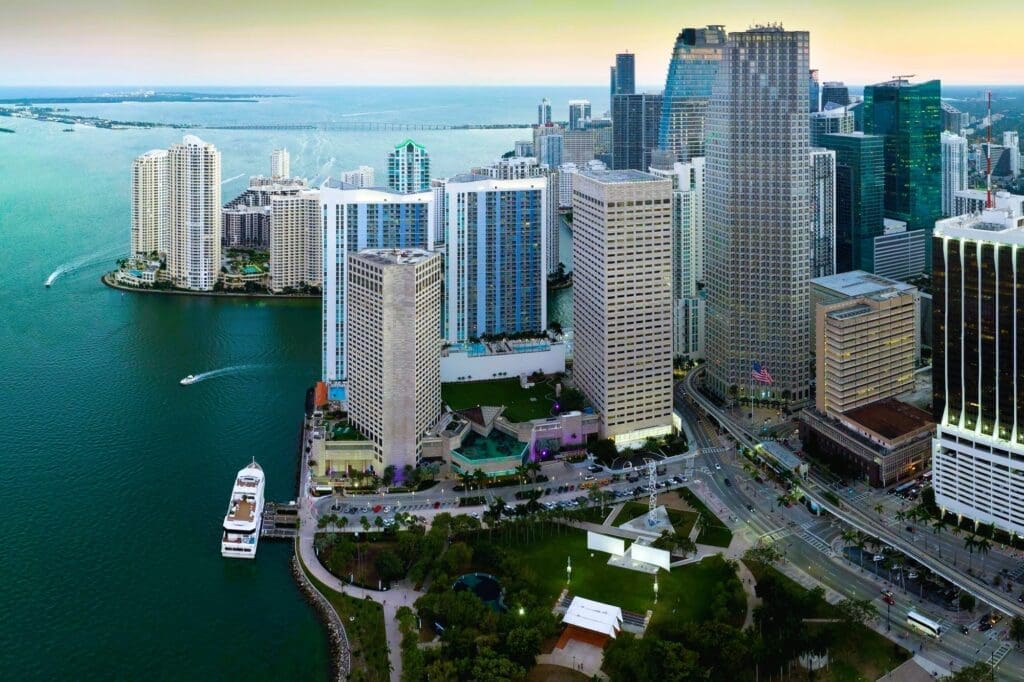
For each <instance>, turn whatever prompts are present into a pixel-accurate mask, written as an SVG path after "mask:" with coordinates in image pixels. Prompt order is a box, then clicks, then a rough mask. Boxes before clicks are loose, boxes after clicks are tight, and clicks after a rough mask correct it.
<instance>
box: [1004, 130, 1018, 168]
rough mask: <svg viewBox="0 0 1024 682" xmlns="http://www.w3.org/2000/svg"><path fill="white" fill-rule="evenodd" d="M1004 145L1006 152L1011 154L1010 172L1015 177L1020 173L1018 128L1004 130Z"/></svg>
mask: <svg viewBox="0 0 1024 682" xmlns="http://www.w3.org/2000/svg"><path fill="white" fill-rule="evenodd" d="M1003 146H1004V147H1006V153H1007V154H1009V155H1010V174H1011V175H1012V176H1013V177H1017V176H1018V175H1020V135H1018V134H1017V131H1016V130H1006V131H1004V132H1003Z"/></svg>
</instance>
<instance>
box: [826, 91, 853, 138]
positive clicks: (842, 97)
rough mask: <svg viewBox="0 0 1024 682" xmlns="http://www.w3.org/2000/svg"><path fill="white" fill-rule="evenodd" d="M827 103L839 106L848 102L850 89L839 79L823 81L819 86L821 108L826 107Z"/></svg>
mask: <svg viewBox="0 0 1024 682" xmlns="http://www.w3.org/2000/svg"><path fill="white" fill-rule="evenodd" d="M829 104H835V105H837V106H840V107H845V106H846V105H848V104H850V89H849V88H847V87H846V86H845V85H844V84H843V83H842V82H841V81H838V82H837V81H825V83H824V84H823V85H822V86H821V108H822V109H826V108H827V107H828V105H829ZM851 132H852V131H851Z"/></svg>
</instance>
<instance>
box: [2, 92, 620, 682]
mask: <svg viewBox="0 0 1024 682" xmlns="http://www.w3.org/2000/svg"><path fill="white" fill-rule="evenodd" d="M112 90H121V88H105V89H95V88H93V89H88V90H87V91H85V90H81V89H78V90H73V89H62V90H61V92H64V93H67V94H96V93H100V92H104V91H112ZM219 90H220V89H219ZM261 92H265V90H261ZM282 92H286V91H282ZM24 94H29V92H28V91H27V90H26V89H18V90H14V89H9V88H0V98H3V97H14V96H21V95H24ZM543 96H547V97H550V98H551V99H552V101H553V102H554V104H555V117H556V118H563V119H564V118H565V115H566V114H565V109H566V104H565V103H566V102H567V101H568V99H570V98H573V97H589V98H590V99H591V100H592V101H593V102H594V103H595V106H594V108H595V111H596V110H603V108H605V107H606V106H607V93H606V92H605V91H604V90H603V89H602V88H586V87H581V88H478V89H458V88H414V89H395V88H379V89H365V88H364V89H319V90H312V89H311V90H301V91H296V96H295V97H288V98H281V99H273V100H264V101H261V102H259V103H255V104H181V103H174V104H159V103H154V104H120V105H70V106H69V107H68V108H69V109H71V110H72V111H74V112H76V113H77V112H81V113H88V114H89V115H97V116H105V117H110V118H117V119H121V120H148V121H187V122H191V123H208V124H223V123H232V124H237V123H247V122H275V123H276V122H297V123H298V122H320V121H325V120H345V119H346V118H351V119H353V120H380V121H392V122H410V123H417V122H422V123H471V122H472V123H478V122H479V123H495V122H519V121H522V122H524V123H529V122H532V121H533V120H534V119H535V116H536V103H537V101H538V100H539V99H540V98H541V97H543ZM602 98H603V99H602ZM0 127H5V128H13V129H14V130H15V131H16V132H15V133H14V134H0V495H2V497H0V499H2V501H3V503H4V513H3V514H2V515H0V537H2V538H3V539H4V541H5V542H4V547H3V550H2V551H0V580H2V582H3V588H2V599H0V678H4V679H43V678H46V679H52V678H56V677H66V678H72V679H98V678H103V679H107V678H128V679H134V678H139V677H143V676H146V677H150V678H154V679H224V678H227V677H229V676H232V677H235V676H238V675H239V673H240V672H242V671H244V673H245V677H246V678H248V679H284V678H288V679H294V678H302V679H322V678H324V677H325V675H326V670H327V665H326V643H325V639H324V636H323V632H322V629H321V628H320V625H319V623H318V622H317V620H316V618H315V616H314V614H313V612H312V610H311V609H309V608H308V607H307V606H306V604H305V603H304V602H303V601H302V599H301V597H300V595H299V593H298V591H297V590H296V589H295V587H294V585H293V583H292V581H291V578H290V576H289V574H288V567H287V558H288V554H289V548H288V546H286V545H282V544H273V543H263V544H261V546H260V550H259V557H258V558H257V560H256V561H255V562H229V561H225V560H223V559H222V558H221V557H220V553H219V544H218V539H219V530H218V529H219V527H220V523H221V521H222V519H223V514H224V510H225V506H226V503H227V497H228V495H229V493H230V486H231V482H232V479H233V476H234V474H235V472H236V471H237V470H238V469H239V468H241V467H242V466H243V465H244V464H245V463H246V462H248V461H249V459H250V458H251V457H255V458H256V459H257V460H258V461H259V462H260V463H261V464H262V465H263V467H264V469H265V470H266V471H267V475H268V489H267V497H268V499H271V500H289V499H291V498H292V497H293V495H294V488H295V468H296V466H295V457H294V455H295V444H296V438H297V434H298V427H299V421H300V419H301V410H302V399H303V396H304V389H305V388H306V387H307V386H308V385H310V383H311V382H313V381H314V380H315V379H316V378H317V376H318V374H319V369H320V368H319V351H318V348H319V344H320V337H319V334H320V326H319V325H320V323H319V306H318V304H317V303H315V302H276V301H272V302H263V301H260V302H258V301H242V300H239V301H224V300H214V299H203V298H184V297H171V296H143V295H131V294H127V295H123V294H122V293H121V292H118V291H114V290H111V289H108V288H106V287H104V286H102V285H101V284H100V283H99V276H100V274H101V273H102V272H103V271H104V270H105V269H109V267H110V266H111V264H112V261H113V259H114V258H116V257H118V256H120V255H123V254H124V252H126V251H127V248H128V179H129V166H130V163H131V160H132V158H134V157H135V156H136V155H138V154H140V153H142V152H144V151H146V150H148V149H152V148H161V147H162V148H166V147H167V146H168V145H170V144H172V143H173V142H175V141H176V140H178V139H180V137H181V136H182V135H183V134H184V132H185V131H178V130H169V129H152V130H97V129H92V128H84V127H76V129H75V130H74V132H62V129H63V127H64V126H61V125H56V124H47V123H36V122H33V121H21V120H17V119H8V118H0ZM196 132H197V134H199V135H200V136H201V137H203V138H204V139H207V140H208V141H210V142H212V143H214V144H215V145H217V147H218V148H219V149H220V150H221V153H222V157H223V159H222V163H223V177H224V178H225V179H228V178H232V177H234V176H236V175H243V177H239V178H238V179H236V180H230V181H228V182H227V183H225V185H224V187H223V195H224V199H225V200H227V199H228V198H230V197H231V196H233V195H234V194H235V193H237V192H239V191H241V189H242V188H243V187H244V185H245V176H248V175H250V174H257V173H266V172H267V171H268V166H269V154H270V151H271V150H272V149H273V148H275V147H278V146H285V147H288V148H289V149H290V150H291V151H292V170H293V174H302V175H305V176H307V177H310V178H319V177H322V176H324V175H326V174H329V173H331V172H337V171H339V170H342V169H347V168H353V167H355V166H358V165H360V164H368V165H372V166H374V167H375V168H376V170H377V173H378V178H383V172H384V161H385V159H386V154H387V151H388V149H389V147H390V146H392V145H394V144H396V143H398V142H400V141H401V140H402V139H403V138H404V136H405V133H398V132H331V133H323V132H275V131H220V130H199V131H196ZM409 135H410V136H412V137H414V139H416V140H417V141H418V142H421V143H423V144H424V145H426V146H427V148H428V150H429V152H430V154H431V158H432V162H433V168H434V172H435V174H436V175H439V176H443V175H450V174H454V173H457V172H460V171H465V170H467V169H468V168H469V167H470V166H472V165H475V164H480V163H486V162H488V161H490V160H492V159H494V158H497V157H498V156H500V155H501V154H502V153H503V152H505V151H507V150H509V149H511V147H512V143H513V141H514V140H516V139H523V138H526V137H528V131H527V130H493V131H481V130H477V131H432V132H412V133H409ZM563 234H564V232H563ZM565 251H567V247H566V246H563V252H565ZM62 268H63V269H64V272H63V274H61V275H59V276H58V277H57V279H56V280H55V282H54V284H53V287H52V288H50V289H47V288H45V287H44V286H43V282H44V280H46V278H47V277H48V276H49V275H51V274H52V273H54V272H55V271H57V270H60V269H62ZM559 293H562V292H559ZM552 306H554V307H556V308H558V307H559V306H560V309H561V310H563V311H564V310H565V308H566V307H567V306H568V298H567V297H566V296H565V295H564V294H562V295H561V296H556V297H554V300H553V301H552ZM562 315H564V313H562ZM225 367H240V368H239V369H238V370H237V371H235V372H233V373H227V374H224V375H222V376H219V377H216V378H213V379H209V380H207V381H203V382H200V383H198V384H196V385H193V386H191V387H182V386H180V385H179V384H178V380H179V379H180V378H181V377H183V376H185V375H186V374H196V373H199V372H204V371H209V370H214V369H220V368H225Z"/></svg>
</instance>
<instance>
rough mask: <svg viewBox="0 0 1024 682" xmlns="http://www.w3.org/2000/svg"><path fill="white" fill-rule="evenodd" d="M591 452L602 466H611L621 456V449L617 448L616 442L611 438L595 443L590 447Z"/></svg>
mask: <svg viewBox="0 0 1024 682" xmlns="http://www.w3.org/2000/svg"><path fill="white" fill-rule="evenodd" d="M590 452H591V454H593V455H594V458H595V459H597V461H599V462H601V463H602V464H611V463H612V462H613V461H615V458H616V457H618V456H619V449H618V448H617V447H615V441H613V440H612V439H611V438H602V439H601V440H598V441H595V442H594V444H593V446H591V447H590Z"/></svg>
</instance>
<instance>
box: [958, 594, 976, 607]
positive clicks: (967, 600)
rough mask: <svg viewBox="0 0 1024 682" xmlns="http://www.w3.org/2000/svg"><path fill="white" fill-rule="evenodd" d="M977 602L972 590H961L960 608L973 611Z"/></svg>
mask: <svg viewBox="0 0 1024 682" xmlns="http://www.w3.org/2000/svg"><path fill="white" fill-rule="evenodd" d="M975 604H976V602H975V601H974V595H973V594H971V593H970V592H960V608H961V609H963V610H964V611H973V610H974V606H975Z"/></svg>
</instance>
